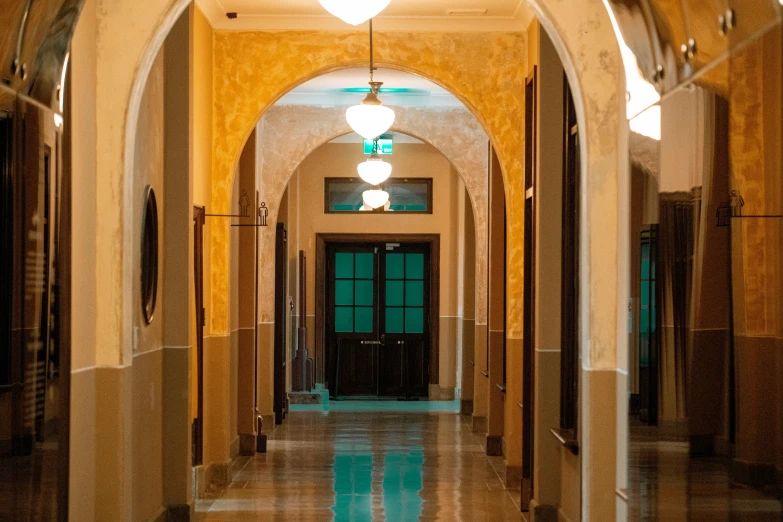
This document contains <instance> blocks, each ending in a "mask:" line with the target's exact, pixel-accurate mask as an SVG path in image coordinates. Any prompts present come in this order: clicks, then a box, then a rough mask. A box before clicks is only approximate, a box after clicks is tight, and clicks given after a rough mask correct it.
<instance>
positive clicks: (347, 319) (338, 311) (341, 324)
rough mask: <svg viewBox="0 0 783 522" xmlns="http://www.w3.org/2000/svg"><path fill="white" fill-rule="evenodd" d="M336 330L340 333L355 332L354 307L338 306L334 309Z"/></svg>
mask: <svg viewBox="0 0 783 522" xmlns="http://www.w3.org/2000/svg"><path fill="white" fill-rule="evenodd" d="M334 331H335V332H338V333H346V332H347V333H351V332H353V308H352V307H350V306H337V307H335V309H334Z"/></svg>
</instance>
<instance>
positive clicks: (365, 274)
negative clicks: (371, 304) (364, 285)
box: [356, 253, 375, 279]
mask: <svg viewBox="0 0 783 522" xmlns="http://www.w3.org/2000/svg"><path fill="white" fill-rule="evenodd" d="M374 264H375V256H374V254H372V253H361V254H356V279H372V278H373V277H374V276H375V267H374Z"/></svg>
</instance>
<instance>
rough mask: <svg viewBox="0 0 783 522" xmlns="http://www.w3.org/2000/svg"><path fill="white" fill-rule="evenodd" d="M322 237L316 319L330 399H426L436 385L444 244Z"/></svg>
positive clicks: (421, 239) (425, 239)
mask: <svg viewBox="0 0 783 522" xmlns="http://www.w3.org/2000/svg"><path fill="white" fill-rule="evenodd" d="M318 238H319V250H318V253H319V256H318V259H317V263H318V268H317V270H316V278H317V290H318V296H317V307H318V309H317V318H318V319H321V320H322V323H321V324H322V325H323V326H322V328H319V330H320V333H321V339H323V343H324V348H325V365H326V368H325V370H326V376H325V377H326V381H327V386H328V388H329V393H330V396H331V397H332V398H354V399H367V398H426V397H427V395H428V392H429V385H430V384H431V383H433V382H437V381H433V380H432V379H431V374H432V372H431V368H433V367H434V368H435V373H437V364H438V356H437V346H438V342H437V335H438V317H439V315H438V297H437V296H438V295H439V294H438V281H439V274H438V265H439V263H438V260H439V237H438V236H433V235H410V236H404V237H403V236H378V235H371V236H360V235H345V236H340V237H335V236H328V235H319V236H318ZM319 326H320V325H319Z"/></svg>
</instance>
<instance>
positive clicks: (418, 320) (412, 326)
mask: <svg viewBox="0 0 783 522" xmlns="http://www.w3.org/2000/svg"><path fill="white" fill-rule="evenodd" d="M405 333H409V334H422V333H424V308H406V309H405Z"/></svg>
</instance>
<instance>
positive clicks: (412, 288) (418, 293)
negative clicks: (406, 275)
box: [405, 281, 424, 306]
mask: <svg viewBox="0 0 783 522" xmlns="http://www.w3.org/2000/svg"><path fill="white" fill-rule="evenodd" d="M405 306H424V281H405Z"/></svg>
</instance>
